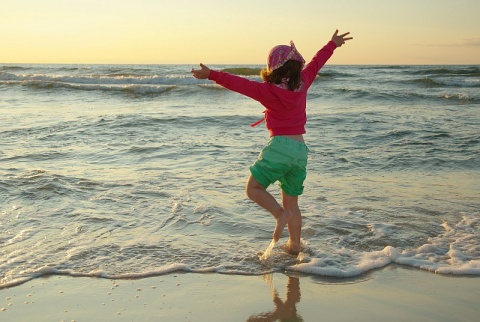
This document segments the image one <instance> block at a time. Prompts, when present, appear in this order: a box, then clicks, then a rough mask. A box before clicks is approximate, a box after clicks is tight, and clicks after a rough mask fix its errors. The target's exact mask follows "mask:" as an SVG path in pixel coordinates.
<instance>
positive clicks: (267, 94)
mask: <svg viewBox="0 0 480 322" xmlns="http://www.w3.org/2000/svg"><path fill="white" fill-rule="evenodd" d="M335 48H337V46H336V45H335V43H334V42H333V41H330V42H328V43H327V44H326V45H325V46H324V47H323V48H322V49H320V50H319V51H318V52H317V53H316V54H315V56H314V57H313V58H312V60H311V61H310V62H309V63H308V64H307V65H306V66H305V68H304V69H303V71H302V86H301V87H300V90H298V91H295V92H294V91H290V90H288V89H283V88H281V87H279V86H278V85H276V84H272V83H268V82H263V83H262V82H257V81H252V80H249V79H246V78H243V77H240V76H236V75H232V74H229V73H225V72H219V71H215V70H210V76H209V79H210V80H213V81H215V82H216V83H217V84H219V85H221V86H223V87H225V88H227V89H229V90H232V91H234V92H237V93H240V94H243V95H245V96H248V97H250V98H253V99H254V100H256V101H258V102H260V103H261V104H262V105H263V106H265V108H266V110H265V123H266V126H267V129H268V130H269V132H270V136H276V135H296V134H304V133H305V124H306V122H307V114H306V108H307V91H308V88H309V87H310V85H312V83H313V81H314V80H315V77H316V76H317V73H318V71H319V70H320V69H321V68H322V67H323V65H325V63H326V62H327V60H328V59H329V58H330V57H331V56H332V54H333V51H334V50H335Z"/></svg>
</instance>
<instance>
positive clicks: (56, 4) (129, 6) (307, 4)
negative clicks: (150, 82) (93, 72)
mask: <svg viewBox="0 0 480 322" xmlns="http://www.w3.org/2000/svg"><path fill="white" fill-rule="evenodd" d="M479 14H480V1H478V0H455V1H453V0H420V1H419V0H403V1H386V0H365V1H356V0H350V1H347V0H336V1H332V0H329V1H323V0H301V1H294V0H289V1H286V0H242V1H224V0H202V1H196V0H168V1H167V0H115V1H109V0H42V1H38V0H2V1H1V3H0V63H112V64H113V63H128V64H170V63H174V64H197V63H199V62H203V63H205V64H263V63H265V60H266V55H267V53H268V51H269V50H270V48H271V47H273V46H275V45H278V44H288V43H289V41H290V40H293V41H294V42H295V44H296V46H297V48H298V50H299V51H300V52H301V53H302V54H303V56H304V57H305V58H306V59H310V58H311V56H312V55H313V54H314V53H315V52H316V51H317V50H318V49H320V48H321V47H322V46H323V45H324V44H325V43H326V42H327V41H328V40H329V39H330V37H331V35H332V33H333V32H334V31H335V29H336V28H338V29H339V30H340V32H344V31H350V32H351V33H352V36H353V37H354V39H353V40H352V41H350V42H348V43H347V44H346V45H345V46H344V47H342V48H340V49H338V50H337V51H336V53H335V55H334V56H333V57H332V59H331V60H330V61H329V63H332V64H480V18H479Z"/></svg>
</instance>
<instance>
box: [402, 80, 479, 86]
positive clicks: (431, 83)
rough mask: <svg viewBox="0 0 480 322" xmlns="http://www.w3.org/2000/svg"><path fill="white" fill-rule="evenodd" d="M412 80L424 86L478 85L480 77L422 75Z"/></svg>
mask: <svg viewBox="0 0 480 322" xmlns="http://www.w3.org/2000/svg"><path fill="white" fill-rule="evenodd" d="M406 82H407V83H410V82H412V83H413V84H418V85H421V86H425V87H467V88H468V87H480V78H474V79H471V78H452V77H451V78H431V77H423V78H417V79H413V80H412V81H406Z"/></svg>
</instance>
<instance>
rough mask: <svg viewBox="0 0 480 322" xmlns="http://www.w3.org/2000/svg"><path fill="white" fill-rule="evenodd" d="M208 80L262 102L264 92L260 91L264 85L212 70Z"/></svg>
mask: <svg viewBox="0 0 480 322" xmlns="http://www.w3.org/2000/svg"><path fill="white" fill-rule="evenodd" d="M208 79H210V80H212V81H214V82H215V83H217V84H218V85H221V86H223V87H225V88H226V89H229V90H231V91H234V92H237V93H240V94H242V95H245V96H248V97H250V98H252V99H254V100H256V101H262V98H263V96H265V91H264V90H262V88H263V87H264V86H265V84H264V83H260V82H257V81H252V80H249V79H246V78H243V77H240V76H237V75H232V74H229V73H225V72H219V71H216V70H213V69H212V70H210V76H209V77H208Z"/></svg>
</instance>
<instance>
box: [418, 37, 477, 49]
mask: <svg viewBox="0 0 480 322" xmlns="http://www.w3.org/2000/svg"><path fill="white" fill-rule="evenodd" d="M415 45H416V46H427V47H480V37H473V38H464V39H462V40H461V41H459V42H456V43H449V44H415Z"/></svg>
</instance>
